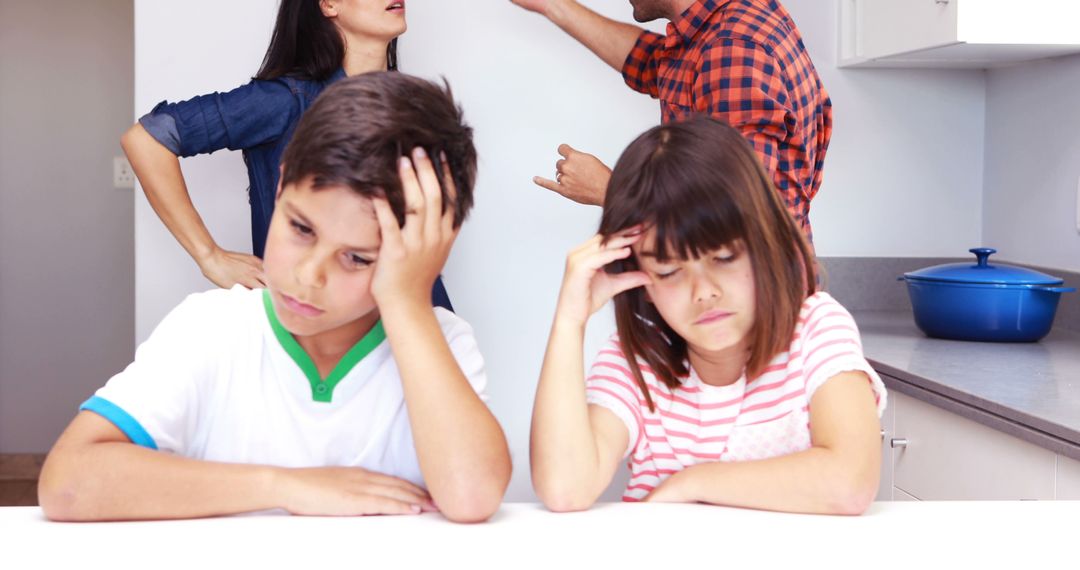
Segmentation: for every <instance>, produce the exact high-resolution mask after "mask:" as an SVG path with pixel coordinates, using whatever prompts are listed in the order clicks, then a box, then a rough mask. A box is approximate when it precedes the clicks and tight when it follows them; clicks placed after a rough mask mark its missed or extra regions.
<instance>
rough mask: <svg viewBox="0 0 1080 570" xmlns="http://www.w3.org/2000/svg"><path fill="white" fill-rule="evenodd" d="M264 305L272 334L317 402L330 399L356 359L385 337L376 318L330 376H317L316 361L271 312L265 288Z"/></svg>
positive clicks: (366, 353) (271, 303)
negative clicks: (296, 367) (309, 386)
mask: <svg viewBox="0 0 1080 570" xmlns="http://www.w3.org/2000/svg"><path fill="white" fill-rule="evenodd" d="M263 306H264V307H265V308H266V317H267V318H268V319H270V328H272V329H273V330H274V336H276V337H277V339H278V342H279V343H281V347H282V348H284V349H285V352H286V353H288V354H289V356H290V357H292V359H293V362H296V365H297V366H299V367H300V370H301V371H302V372H303V373H304V376H306V377H307V379H308V382H309V383H311V399H312V400H314V401H316V402H330V401H332V400H333V397H334V388H335V387H337V385H338V382H341V379H342V378H344V377H345V376H346V375H347V374H348V373H349V372H350V371H351V370H352V369H353V368H354V367H355V366H356V364H357V363H358V362H360V361H361V360H363V359H364V357H365V356H367V355H369V354H371V352H372V351H373V350H375V348H377V347H378V346H379V345H380V344H382V341H383V340H385V339H386V331H385V330H383V325H382V320H379V321H378V322H376V323H375V326H374V327H372V328H371V330H370V331H369V332H368V333H367V334H366V335H364V338H362V339H360V340H359V341H357V343H356V344H355V345H353V347H352V348H350V349H349V352H346V353H345V356H343V357H341V361H340V362H338V363H337V366H335V367H334V369H333V370H332V371H330V375H329V376H327V377H326V379H325V380H324V379H322V378H320V377H319V369H318V368H316V367H315V362H314V361H312V360H311V357H310V356H308V353H306V352H304V348H303V347H302V346H300V343H298V342H296V338H294V337H293V335H292V333H290V332H289V331H288V330H286V329H285V327H284V326H282V324H281V321H279V320H278V317H277V313H275V312H274V302H273V300H271V299H270V291H268V290H265V289H264V290H263Z"/></svg>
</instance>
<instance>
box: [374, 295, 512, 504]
mask: <svg viewBox="0 0 1080 570" xmlns="http://www.w3.org/2000/svg"><path fill="white" fill-rule="evenodd" d="M380 312H381V317H382V320H383V324H384V327H385V329H386V335H387V338H388V339H389V341H390V346H391V348H392V349H393V351H394V355H395V359H396V361H397V365H398V370H399V372H400V374H401V382H402V386H403V387H404V391H405V401H406V405H407V406H408V410H409V421H410V422H411V425H412V430H413V440H414V442H415V445H416V453H417V456H418V457H419V460H420V470H421V471H422V472H423V474H424V481H425V482H426V483H427V486H428V491H429V492H430V493H431V497H432V499H433V500H434V502H435V504H436V505H437V506H438V508H439V510H440V511H441V512H442V513H443V515H445V516H446V517H447V518H448V519H450V520H454V521H459V522H478V521H482V520H485V519H487V518H489V517H490V516H491V515H492V514H494V513H495V511H496V510H497V509H498V507H499V504H500V503H501V502H502V497H503V493H504V492H505V491H506V486H507V484H508V483H509V481H510V471H511V466H510V453H509V450H508V448H507V444H506V438H505V436H504V435H503V431H502V428H501V427H500V426H499V423H498V421H496V419H495V416H494V415H492V413H491V411H490V410H489V409H488V408H487V406H486V405H485V404H484V402H483V401H481V400H480V398H479V397H478V396H477V395H476V392H475V391H474V390H473V388H472V386H470V385H469V382H468V380H467V379H466V378H465V375H464V373H462V371H461V368H460V367H459V366H458V363H457V361H456V359H455V358H454V355H453V353H452V352H451V351H450V347H449V346H448V345H447V343H446V339H445V337H444V336H443V332H442V329H441V327H440V326H439V323H438V320H437V318H436V317H435V314H434V312H433V311H432V309H431V304H430V301H429V300H427V299H425V300H424V301H423V302H411V301H408V300H405V301H403V302H399V301H396V300H395V302H390V303H384V304H383V305H381V306H380Z"/></svg>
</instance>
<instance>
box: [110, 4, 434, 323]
mask: <svg viewBox="0 0 1080 570" xmlns="http://www.w3.org/2000/svg"><path fill="white" fill-rule="evenodd" d="M405 28H406V23H405V2H404V1H403V0H282V1H281V5H280V8H279V10H278V15H277V22H276V24H275V25H274V32H273V36H272V37H271V40H270V47H269V48H267V51H266V56H265V57H264V59H263V63H262V67H261V68H260V69H259V72H258V73H257V74H256V75H255V79H254V80H253V81H251V82H250V83H248V84H246V85H243V86H241V87H238V88H237V89H234V90H232V91H230V92H228V93H212V94H209V95H203V96H198V97H195V98H193V99H190V100H188V101H181V102H179V103H166V102H162V103H159V104H158V105H157V106H156V107H154V109H153V110H151V111H150V113H149V114H147V115H146V116H144V117H142V118H141V119H139V122H138V123H136V124H135V125H134V126H132V127H131V128H130V129H129V130H128V131H127V132H126V133H125V134H124V136H123V137H122V139H121V146H122V147H123V148H124V152H125V154H127V157H128V160H129V161H130V162H131V165H132V167H133V168H134V170H135V174H136V175H137V176H138V178H139V182H140V183H141V184H142V187H143V191H144V192H145V193H146V197H147V199H148V200H149V202H150V205H151V206H152V207H153V208H154V211H155V212H157V214H158V216H159V217H160V218H161V220H162V222H164V223H165V226H166V227H168V228H169V231H170V232H172V234H173V236H174V237H175V238H176V240H177V241H178V242H180V245H181V246H183V247H184V249H185V250H186V251H187V252H188V254H189V255H191V257H192V258H193V259H194V260H195V262H196V263H197V264H198V265H199V269H201V270H202V273H203V275H205V276H206V278H207V279H209V280H210V281H212V282H213V283H214V284H216V285H218V286H220V287H224V288H229V287H232V286H233V285H235V284H237V283H239V284H241V285H244V286H245V287H249V288H258V287H264V286H265V279H264V277H263V269H262V259H261V258H262V255H263V248H264V246H265V244H266V234H267V229H268V228H269V224H270V218H271V215H272V214H273V211H274V195H275V193H276V191H277V183H278V176H279V168H280V159H281V154H282V152H283V151H284V149H285V145H286V143H288V142H289V139H290V138H292V133H293V131H294V130H295V129H296V124H297V122H298V121H299V120H300V116H301V115H302V114H303V113H304V112H305V111H306V110H307V109H308V107H310V106H311V104H312V102H313V101H314V100H315V98H316V97H318V96H319V94H320V93H322V91H323V90H324V89H325V88H326V87H327V86H329V85H330V84H332V83H334V82H335V81H338V80H340V79H341V78H343V77H346V76H352V75H358V74H361V73H366V72H370V71H380V70H387V69H389V70H396V69H397V37H398V36H400V35H401V34H402V33H404V32H405ZM222 148H228V149H231V150H242V151H243V153H244V162H245V164H246V165H247V169H248V179H249V182H250V188H249V201H250V203H251V242H252V251H253V253H254V255H247V254H244V253H238V252H231V251H226V250H224V249H222V248H221V247H219V246H218V245H217V243H215V241H214V239H213V238H212V237H211V236H210V233H209V231H207V229H206V226H205V225H204V224H203V221H202V218H201V217H200V216H199V214H198V212H196V211H195V208H194V206H193V205H192V203H191V198H190V197H189V195H188V191H187V186H186V184H185V182H184V177H183V175H182V174H181V171H180V163H179V160H178V157H180V156H185V157H186V156H193V155H196V154H203V153H211V152H214V151H216V150H220V149H222ZM433 297H434V299H435V301H436V304H438V305H440V306H444V307H446V308H450V303H449V299H447V297H446V292H445V290H444V289H443V287H442V282H441V281H437V282H436V284H435V289H434V292H433Z"/></svg>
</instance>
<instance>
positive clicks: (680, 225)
mask: <svg viewBox="0 0 1080 570" xmlns="http://www.w3.org/2000/svg"><path fill="white" fill-rule="evenodd" d="M637 225H644V226H645V227H646V229H648V228H649V227H652V228H655V230H656V258H657V260H659V261H660V262H661V263H663V262H665V261H667V260H668V259H672V258H675V259H691V258H696V257H700V256H702V255H705V254H707V253H709V252H711V251H714V250H717V249H719V248H721V247H723V246H727V245H732V244H734V243H735V242H737V241H741V242H742V244H743V245H744V246H745V248H746V249H745V252H746V255H749V256H750V262H751V265H752V267H753V273H754V293H755V307H754V311H755V317H754V324H753V327H752V328H751V329H750V332H749V333H748V335H749V337H750V345H751V348H750V358H749V361H748V362H747V363H746V377H747V378H748V379H753V378H755V377H757V376H759V375H760V374H761V373H762V372H763V371H764V369H765V367H766V365H768V363H769V361H770V360H772V359H773V358H774V357H775V356H776V355H777V354H779V353H781V352H783V351H785V350H787V349H788V347H789V346H790V345H791V337H792V335H793V334H794V332H795V325H796V322H797V320H798V317H799V310H800V309H801V307H802V303H803V301H804V300H805V299H806V297H808V296H809V295H812V294H813V293H814V291H815V289H816V278H815V262H814V254H813V251H812V250H811V248H810V245H809V244H808V243H807V241H806V238H805V237H804V236H803V233H802V231H801V230H799V227H798V226H797V225H796V223H795V220H794V219H793V218H792V217H791V214H790V213H789V212H788V209H787V208H786V207H785V206H784V203H783V201H782V200H781V199H780V196H779V194H778V193H777V192H776V191H775V190H774V188H773V184H772V180H771V179H770V177H769V175H768V174H767V173H766V172H765V169H764V168H762V166H761V162H760V159H759V158H758V156H757V154H755V153H754V150H753V148H751V146H750V144H749V143H748V142H747V141H746V139H744V138H743V136H742V135H741V134H740V133H739V132H738V131H737V130H735V129H734V128H732V127H731V126H730V125H728V124H726V123H722V122H720V121H717V120H715V119H712V118H709V117H707V116H697V117H693V118H691V119H689V120H687V121H685V122H681V123H669V124H667V125H663V126H660V127H655V128H653V129H650V130H649V131H646V132H645V133H644V134H642V135H641V136H639V137H638V138H637V139H635V140H634V142H632V143H631V144H630V146H629V147H627V149H626V150H625V151H624V152H623V154H622V156H621V157H619V161H618V162H617V163H616V164H615V168H614V170H613V171H612V173H611V181H610V182H609V183H608V188H607V196H606V198H605V199H604V213H603V217H602V218H601V220H600V234H601V235H603V236H604V237H605V239H607V238H610V237H612V236H613V235H615V234H617V233H618V232H620V231H622V230H625V229H628V228H630V227H633V226H637ZM639 269H640V266H639V265H638V262H637V259H636V258H635V257H634V256H631V257H630V258H628V259H625V260H621V261H617V262H615V263H612V264H610V265H609V266H608V267H607V270H608V271H610V272H615V273H617V272H622V271H632V270H639ZM615 322H616V325H617V327H618V331H619V342H620V344H621V345H622V349H623V353H624V354H625V355H626V357H627V361H628V363H629V365H630V371H631V373H632V374H633V376H634V379H635V380H636V383H637V385H638V387H639V388H640V389H641V391H642V393H643V394H644V395H645V400H646V402H647V403H648V405H649V409H650V410H651V409H653V401H652V397H651V396H650V395H649V388H648V386H647V385H646V384H645V381H644V378H643V377H642V375H641V370H640V367H639V366H638V361H637V359H638V357H640V358H642V359H643V360H644V361H645V362H646V363H647V364H648V365H649V367H650V368H652V370H653V371H654V373H655V374H656V377H657V379H658V380H660V381H661V382H663V383H664V384H665V385H667V386H668V387H669V388H672V389H674V388H676V387H678V386H679V385H680V383H681V381H680V378H681V377H683V376H686V375H687V374H688V373H689V370H687V367H686V359H687V345H686V340H685V339H683V338H682V337H680V336H679V334H678V333H676V332H675V331H674V329H672V328H671V327H670V326H668V324H667V323H665V322H664V319H663V317H662V316H661V315H660V313H659V312H658V311H657V310H656V307H655V306H654V305H653V304H652V303H651V302H650V301H649V300H648V297H647V296H646V293H645V290H644V289H643V288H638V289H632V290H630V291H627V292H625V293H622V294H620V295H618V296H616V297H615Z"/></svg>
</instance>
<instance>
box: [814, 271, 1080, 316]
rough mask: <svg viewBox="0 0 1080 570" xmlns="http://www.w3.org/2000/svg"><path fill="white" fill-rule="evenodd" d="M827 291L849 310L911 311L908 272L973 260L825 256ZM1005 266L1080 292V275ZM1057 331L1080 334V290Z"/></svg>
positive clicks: (1066, 301) (1061, 312)
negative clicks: (1054, 279)
mask: <svg viewBox="0 0 1080 570" xmlns="http://www.w3.org/2000/svg"><path fill="white" fill-rule="evenodd" d="M820 260H821V264H822V266H824V268H825V281H824V283H825V290H826V291H828V292H829V294H830V295H832V296H833V297H835V298H836V300H837V301H839V302H840V304H842V305H844V306H845V307H847V309H848V310H849V311H906V312H911V301H910V300H909V299H908V293H907V287H906V286H905V284H904V282H903V281H898V280H897V278H898V277H900V276H901V275H903V274H904V273H905V272H908V271H914V270H916V269H921V268H923V267H928V266H931V265H939V264H942V263H958V262H964V261H969V260H970V258H945V257H822V258H820ZM1001 263H1008V264H1010V265H1018V266H1021V267H1029V268H1031V269H1035V270H1037V271H1042V272H1043V273H1046V274H1048V275H1053V276H1055V277H1060V278H1062V279H1064V280H1065V286H1067V287H1076V288H1077V289H1080V273H1072V272H1068V271H1062V270H1060V269H1047V268H1045V267H1036V266H1033V265H1026V264H1023V263H1016V262H1012V261H1007V260H1001ZM1054 328H1055V329H1057V328H1064V329H1069V330H1072V331H1078V332H1080V291H1076V292H1073V293H1065V294H1063V295H1062V296H1061V302H1060V304H1059V305H1058V310H1057V316H1056V317H1055V318H1054Z"/></svg>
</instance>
